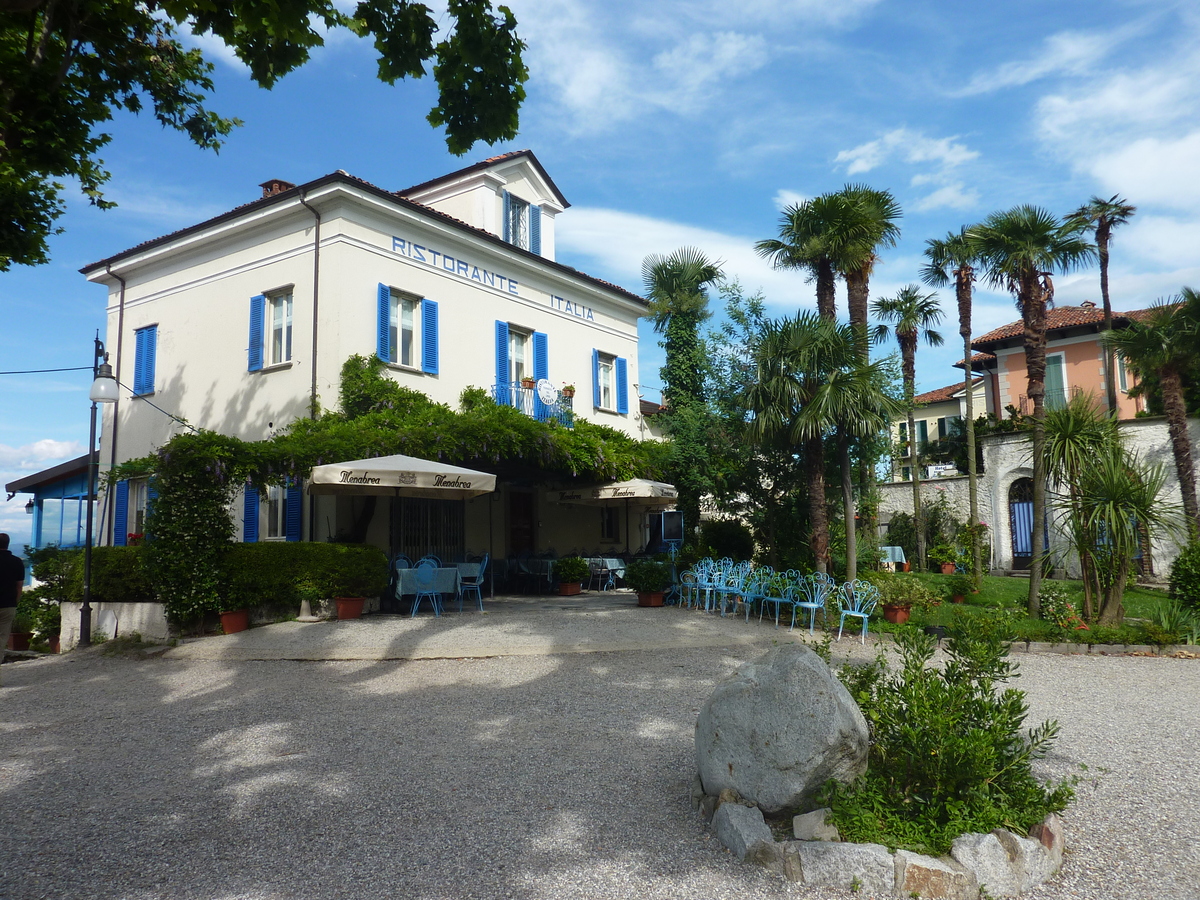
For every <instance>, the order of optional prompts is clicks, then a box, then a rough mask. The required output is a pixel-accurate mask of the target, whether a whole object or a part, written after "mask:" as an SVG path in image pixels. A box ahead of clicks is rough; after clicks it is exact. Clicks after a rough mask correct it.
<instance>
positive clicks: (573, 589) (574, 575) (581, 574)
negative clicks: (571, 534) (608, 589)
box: [554, 556, 591, 597]
mask: <svg viewBox="0 0 1200 900" xmlns="http://www.w3.org/2000/svg"><path fill="white" fill-rule="evenodd" d="M590 571H591V570H590V569H588V564H587V563H586V562H585V561H584V560H582V559H581V558H580V557H578V556H564V557H563V558H562V559H560V560H558V561H556V562H555V563H554V577H555V578H556V579H557V580H558V592H559V594H561V595H563V596H564V597H568V596H571V595H572V594H578V593H579V592H580V591H582V590H583V580H584V579H585V578H587V577H588V573H589V572H590Z"/></svg>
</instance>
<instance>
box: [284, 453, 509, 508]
mask: <svg viewBox="0 0 1200 900" xmlns="http://www.w3.org/2000/svg"><path fill="white" fill-rule="evenodd" d="M494 490H496V476H495V475H489V474H488V473H487V472H478V471H476V470H475V469H464V468H462V467H461V466H450V465H447V464H446V463H440V462H435V461H433V460H430V459H419V458H417V457H415V456H403V455H399V454H398V455H396V456H379V457H376V458H375V459H352V460H349V461H348V462H340V463H330V464H328V465H324V466H316V467H315V468H314V469H313V471H312V477H311V478H310V479H309V482H308V492H309V493H310V494H351V495H362V494H375V495H377V496H381V497H429V498H432V499H442V500H466V499H468V498H470V497H478V496H480V495H481V494H489V493H491V492H492V491H494Z"/></svg>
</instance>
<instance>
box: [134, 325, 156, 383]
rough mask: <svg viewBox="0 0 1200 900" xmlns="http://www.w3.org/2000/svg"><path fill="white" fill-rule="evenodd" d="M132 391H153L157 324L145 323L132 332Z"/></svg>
mask: <svg viewBox="0 0 1200 900" xmlns="http://www.w3.org/2000/svg"><path fill="white" fill-rule="evenodd" d="M134 337H135V339H136V342H135V344H134V356H133V392H134V393H135V394H153V393H154V361H155V355H156V352H157V349H158V346H157V345H158V326H157V325H147V326H146V327H145V328H139V329H138V330H137V331H135V332H134Z"/></svg>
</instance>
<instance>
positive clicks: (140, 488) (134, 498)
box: [128, 478, 149, 534]
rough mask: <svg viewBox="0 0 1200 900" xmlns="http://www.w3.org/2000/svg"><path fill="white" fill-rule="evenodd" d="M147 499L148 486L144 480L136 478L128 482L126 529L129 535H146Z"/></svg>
mask: <svg viewBox="0 0 1200 900" xmlns="http://www.w3.org/2000/svg"><path fill="white" fill-rule="evenodd" d="M148 497H149V485H148V484H147V482H146V479H144V478H136V479H133V480H131V481H130V482H129V512H130V514H131V515H130V516H129V519H128V522H129V524H130V526H131V527H129V528H128V532H129V533H130V534H145V533H146V502H147V499H148Z"/></svg>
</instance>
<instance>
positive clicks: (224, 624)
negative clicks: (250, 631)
mask: <svg viewBox="0 0 1200 900" xmlns="http://www.w3.org/2000/svg"><path fill="white" fill-rule="evenodd" d="M249 627H250V610H248V609H232V610H228V611H226V612H223V613H221V630H222V631H223V632H225V633H226V634H237V633H238V632H239V631H245V630H246V629H247V628H249Z"/></svg>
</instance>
